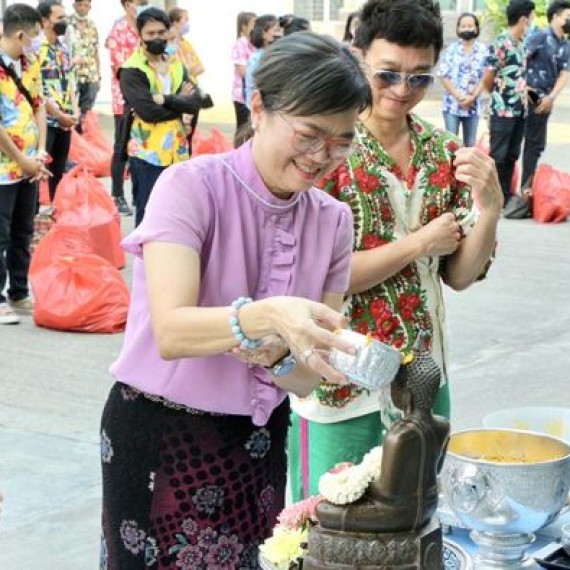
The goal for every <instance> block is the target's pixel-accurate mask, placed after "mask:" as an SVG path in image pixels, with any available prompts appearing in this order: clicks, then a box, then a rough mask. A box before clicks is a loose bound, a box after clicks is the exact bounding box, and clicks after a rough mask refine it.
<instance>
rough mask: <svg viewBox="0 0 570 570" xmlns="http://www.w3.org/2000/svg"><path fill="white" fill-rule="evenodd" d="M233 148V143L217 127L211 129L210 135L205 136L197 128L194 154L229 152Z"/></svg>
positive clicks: (194, 137) (193, 138) (193, 139)
mask: <svg viewBox="0 0 570 570" xmlns="http://www.w3.org/2000/svg"><path fill="white" fill-rule="evenodd" d="M232 148H233V145H232V143H231V142H230V141H229V140H228V139H227V138H226V137H225V136H224V135H223V134H222V133H221V132H220V131H219V130H218V129H216V128H215V127H214V128H212V129H210V136H208V137H205V136H204V135H203V134H202V132H201V131H199V130H198V129H196V130H195V131H194V136H193V137H192V156H198V155H200V154H218V153H221V152H228V151H229V150H231V149H232Z"/></svg>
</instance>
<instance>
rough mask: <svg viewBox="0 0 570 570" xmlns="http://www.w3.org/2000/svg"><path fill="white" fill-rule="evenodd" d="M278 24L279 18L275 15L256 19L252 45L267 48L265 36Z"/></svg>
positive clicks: (252, 31)
mask: <svg viewBox="0 0 570 570" xmlns="http://www.w3.org/2000/svg"><path fill="white" fill-rule="evenodd" d="M277 23H278V20H277V16H273V14H264V15H263V16H258V17H257V18H255V24H253V29H252V30H251V38H250V40H251V43H252V44H253V46H254V47H256V48H258V49H259V48H262V47H265V40H264V39H263V34H264V33H265V32H266V31H267V30H268V29H269V28H271V27H272V26H274V25H275V24H277Z"/></svg>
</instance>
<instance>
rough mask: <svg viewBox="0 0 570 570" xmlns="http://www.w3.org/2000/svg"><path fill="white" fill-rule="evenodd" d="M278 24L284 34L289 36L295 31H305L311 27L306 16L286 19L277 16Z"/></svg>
mask: <svg viewBox="0 0 570 570" xmlns="http://www.w3.org/2000/svg"><path fill="white" fill-rule="evenodd" d="M279 25H280V26H281V27H282V28H283V35H284V36H289V35H290V34H294V33H295V32H306V31H308V30H310V29H311V22H309V20H307V18H299V17H298V16H293V17H292V18H287V20H282V18H279Z"/></svg>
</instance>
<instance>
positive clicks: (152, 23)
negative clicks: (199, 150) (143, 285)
mask: <svg viewBox="0 0 570 570" xmlns="http://www.w3.org/2000/svg"><path fill="white" fill-rule="evenodd" d="M169 28H170V20H169V19H168V16H167V14H166V12H164V11H163V10H160V9H158V8H148V9H146V10H144V11H143V12H141V13H140V14H139V15H138V17H137V30H138V32H139V35H140V38H141V46H140V47H139V48H138V49H137V50H135V52H134V53H133V55H132V56H131V57H130V58H129V59H128V60H127V61H126V62H125V64H124V65H123V66H121V68H120V70H119V82H120V85H121V92H122V93H123V97H124V98H125V102H126V105H125V113H126V117H125V131H126V134H125V137H124V139H125V140H124V144H123V148H125V150H126V154H127V155H128V157H129V164H130V167H131V177H132V185H133V197H134V200H135V208H136V214H135V225H136V226H138V225H139V224H140V222H141V221H142V219H143V216H144V211H145V208H146V204H147V202H148V199H149V197H150V193H151V191H152V188H153V186H154V183H155V182H156V180H157V178H158V177H159V176H160V174H161V173H162V171H163V170H164V169H165V168H166V167H167V166H170V165H171V164H174V163H177V162H181V161H183V160H186V159H187V158H189V153H188V141H187V140H186V130H185V127H184V124H183V122H182V116H183V115H184V114H190V115H193V114H194V113H197V112H198V110H199V109H200V105H201V97H200V94H199V92H197V91H196V90H195V87H194V85H193V84H192V83H191V82H190V81H189V76H188V72H187V71H186V69H185V67H184V65H183V64H182V62H181V61H180V59H179V58H170V57H168V56H167V55H166V46H167V38H168V30H169Z"/></svg>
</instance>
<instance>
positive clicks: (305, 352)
mask: <svg viewBox="0 0 570 570" xmlns="http://www.w3.org/2000/svg"><path fill="white" fill-rule="evenodd" d="M315 352H317V349H316V348H315V347H314V346H313V347H311V348H307V349H306V350H303V352H301V355H300V356H299V359H300V360H301V362H302V363H303V364H305V365H306V364H307V362H308V361H309V358H310V357H311V355H312V354H313V353H315Z"/></svg>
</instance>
